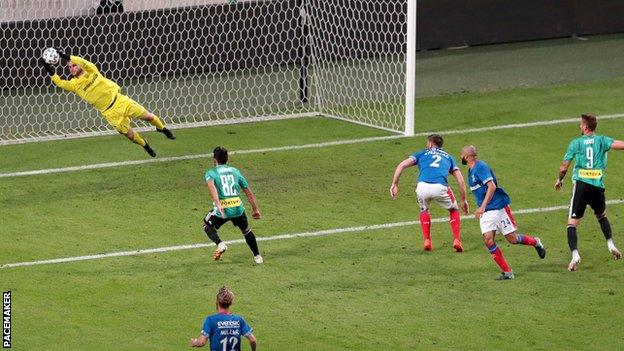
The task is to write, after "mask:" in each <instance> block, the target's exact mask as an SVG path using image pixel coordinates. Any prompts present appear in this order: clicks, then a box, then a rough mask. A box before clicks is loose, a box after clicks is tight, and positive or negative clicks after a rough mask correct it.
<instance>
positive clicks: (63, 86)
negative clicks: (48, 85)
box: [39, 58, 76, 91]
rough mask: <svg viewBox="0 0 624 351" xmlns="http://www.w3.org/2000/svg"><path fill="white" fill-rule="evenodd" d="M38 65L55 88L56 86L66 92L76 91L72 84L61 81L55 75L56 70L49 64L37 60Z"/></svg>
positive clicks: (67, 81)
mask: <svg viewBox="0 0 624 351" xmlns="http://www.w3.org/2000/svg"><path fill="white" fill-rule="evenodd" d="M39 65H41V66H42V67H43V68H44V69H45V70H46V72H48V74H49V75H50V76H51V78H52V82H53V83H54V84H56V86H58V87H59V88H61V89H65V90H68V91H75V90H76V89H75V87H74V83H73V82H71V81H69V80H65V79H62V78H61V77H60V76H59V75H58V74H56V70H55V69H54V67H52V65H51V64H49V63H47V62H45V60H44V59H43V58H40V59H39Z"/></svg>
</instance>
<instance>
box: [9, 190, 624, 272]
mask: <svg viewBox="0 0 624 351" xmlns="http://www.w3.org/2000/svg"><path fill="white" fill-rule="evenodd" d="M622 203H624V199H617V200H609V201H607V204H608V205H619V204H622ZM568 208H569V206H568V205H562V206H552V207H539V208H526V209H520V210H513V213H514V214H516V215H519V214H530V213H539V212H554V211H562V210H567V209H568ZM461 219H462V220H469V219H474V216H472V215H467V216H461ZM431 221H432V222H436V223H439V222H446V221H448V218H434V219H432V220H431ZM418 224H420V221H405V222H393V223H384V224H373V225H363V226H357V227H348V228H335V229H326V230H319V231H310V232H302V233H292V234H282V235H275V236H268V237H257V238H256V239H257V240H258V241H275V240H289V239H296V238H308V237H317V236H327V235H336V234H346V233H358V232H363V231H369V230H378V229H388V228H397V227H407V226H413V225H418ZM224 243H226V244H227V245H235V244H244V243H245V240H244V239H237V240H228V241H224ZM212 246H215V244H214V243H199V244H188V245H177V246H166V247H158V248H152V249H139V250H131V251H118V252H110V253H103V254H95V255H86V256H74V257H63V258H54V259H48V260H38V261H27V262H16V263H6V264H2V265H0V269H6V268H15V267H27V266H38V265H48V264H58V263H68V262H78V261H89V260H98V259H104V258H113V257H127V256H139V255H147V254H153V253H163V252H173V251H182V250H191V249H200V248H207V247H212Z"/></svg>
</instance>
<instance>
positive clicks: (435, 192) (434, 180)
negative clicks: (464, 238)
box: [390, 134, 468, 252]
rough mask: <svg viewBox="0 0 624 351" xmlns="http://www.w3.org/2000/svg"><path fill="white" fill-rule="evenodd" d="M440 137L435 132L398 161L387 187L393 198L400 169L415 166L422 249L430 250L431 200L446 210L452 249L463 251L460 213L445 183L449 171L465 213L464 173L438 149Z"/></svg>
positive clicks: (397, 189) (431, 246)
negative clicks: (412, 152) (451, 235)
mask: <svg viewBox="0 0 624 351" xmlns="http://www.w3.org/2000/svg"><path fill="white" fill-rule="evenodd" d="M443 144H444V139H443V138H442V136H440V135H438V134H431V135H429V136H428V137H427V148H426V149H424V150H421V151H418V152H416V153H414V154H412V155H410V156H409V157H408V158H406V159H405V160H403V162H401V163H399V165H398V166H397V167H396V169H395V171H394V177H393V178H392V185H391V186H390V196H392V198H393V199H396V197H397V194H398V192H399V178H400V177H401V173H403V170H404V169H406V168H408V167H411V166H418V184H417V185H416V197H417V198H418V204H419V205H420V227H421V229H422V232H423V239H424V240H423V241H424V243H423V247H424V249H425V251H431V250H432V249H433V245H432V244H431V215H430V214H429V205H430V204H431V202H432V201H435V202H437V203H438V204H439V205H440V206H442V207H443V208H445V209H446V210H448V211H449V217H450V224H451V232H452V233H453V248H454V249H455V251H457V252H462V251H464V247H463V245H462V242H461V237H460V231H461V224H460V216H459V207H458V206H457V200H455V195H453V190H451V187H449V185H448V176H449V174H451V175H453V177H455V180H457V184H458V185H459V193H460V195H461V207H462V210H463V211H464V213H468V202H467V201H466V184H465V183H464V176H463V175H462V173H461V171H460V170H459V167H457V164H456V163H455V160H454V159H453V157H452V156H451V155H449V154H448V153H446V151H444V150H442V145H443Z"/></svg>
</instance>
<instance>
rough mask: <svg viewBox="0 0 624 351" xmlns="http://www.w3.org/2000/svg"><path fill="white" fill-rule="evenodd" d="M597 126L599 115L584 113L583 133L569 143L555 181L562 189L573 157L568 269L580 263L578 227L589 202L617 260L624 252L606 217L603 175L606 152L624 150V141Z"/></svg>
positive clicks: (605, 164) (581, 126)
mask: <svg viewBox="0 0 624 351" xmlns="http://www.w3.org/2000/svg"><path fill="white" fill-rule="evenodd" d="M597 126H598V121H597V119H596V116H591V115H582V116H581V124H580V129H581V136H580V137H578V138H576V139H574V140H572V141H571V142H570V145H569V146H568V150H567V151H566V153H565V155H564V156H563V162H562V163H561V167H560V168H559V177H558V178H557V181H556V182H555V189H557V190H561V188H562V187H563V182H562V181H563V178H564V177H565V175H566V173H567V172H568V168H569V167H570V164H571V163H572V160H574V174H573V175H572V182H573V184H574V185H573V186H572V200H571V201H570V212H569V213H568V228H567V234H568V246H569V247H570V251H571V252H572V260H571V261H570V264H569V265H568V270H569V271H575V270H576V269H577V267H578V264H579V263H580V262H581V256H580V255H579V252H578V248H577V237H576V227H578V225H579V224H580V223H581V218H583V215H584V214H585V209H586V208H587V205H589V206H590V207H591V208H592V209H593V210H594V215H595V216H596V219H598V223H599V224H600V229H601V230H602V234H603V235H604V237H605V239H606V240H607V248H608V249H609V251H610V252H611V255H612V256H613V258H614V259H616V260H619V259H620V258H622V254H621V253H620V251H619V250H618V249H617V247H615V244H614V243H613V234H612V232H611V224H610V223H609V219H608V218H607V204H606V201H605V184H604V177H605V171H606V168H607V152H609V150H624V141H620V140H613V139H612V138H609V137H608V136H604V135H598V134H596V133H595V131H596V127H597Z"/></svg>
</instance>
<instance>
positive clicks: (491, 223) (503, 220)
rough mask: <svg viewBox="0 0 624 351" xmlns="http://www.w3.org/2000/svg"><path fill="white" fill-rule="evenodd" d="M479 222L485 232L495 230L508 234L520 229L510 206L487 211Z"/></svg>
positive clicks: (482, 231)
mask: <svg viewBox="0 0 624 351" xmlns="http://www.w3.org/2000/svg"><path fill="white" fill-rule="evenodd" d="M479 224H480V225H481V233H483V234H485V233H488V232H492V231H494V232H499V233H502V234H503V235H508V234H511V233H513V232H515V231H516V230H517V229H518V227H516V221H515V220H514V218H513V215H512V214H511V208H509V206H505V207H504V208H501V209H498V210H490V211H485V213H484V214H483V216H481V219H480V221H479Z"/></svg>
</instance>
